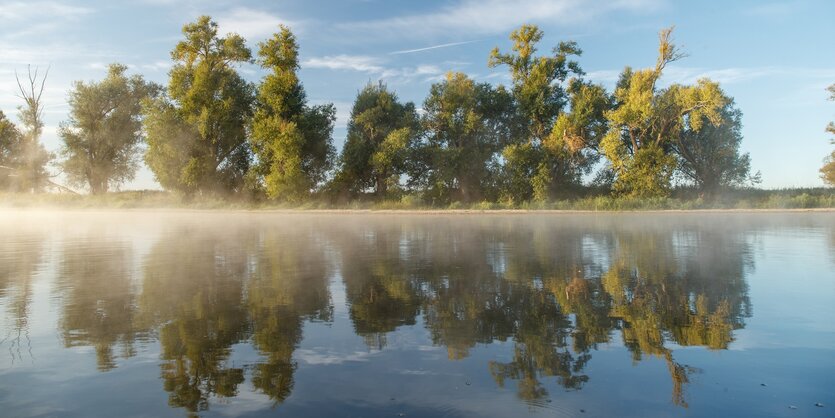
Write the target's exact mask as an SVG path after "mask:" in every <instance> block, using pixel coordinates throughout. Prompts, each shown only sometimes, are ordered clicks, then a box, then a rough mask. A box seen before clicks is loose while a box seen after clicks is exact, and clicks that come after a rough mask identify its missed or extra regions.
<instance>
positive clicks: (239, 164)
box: [145, 16, 253, 194]
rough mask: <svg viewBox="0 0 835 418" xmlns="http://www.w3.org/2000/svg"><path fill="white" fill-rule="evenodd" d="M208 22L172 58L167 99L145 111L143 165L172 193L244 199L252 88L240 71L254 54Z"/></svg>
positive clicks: (191, 29) (190, 28) (189, 30)
mask: <svg viewBox="0 0 835 418" xmlns="http://www.w3.org/2000/svg"><path fill="white" fill-rule="evenodd" d="M217 30H218V29H217V23H215V22H213V21H212V20H211V19H210V18H209V17H208V16H201V17H200V18H198V19H197V21H196V22H194V23H190V24H187V25H185V26H184V27H183V35H185V38H186V39H185V40H183V41H180V42H179V43H178V44H177V46H176V47H175V48H174V50H173V51H172V52H171V58H172V59H173V60H174V61H175V65H174V67H173V68H172V69H171V72H170V73H169V75H170V77H169V83H168V95H167V96H163V97H160V98H158V99H156V100H153V101H151V102H150V103H148V105H147V106H146V108H145V113H146V118H147V120H148V122H147V123H148V129H147V138H148V150H147V153H146V154H145V161H146V163H147V164H148V166H149V167H150V168H151V171H153V172H154V175H155V177H156V179H157V181H159V183H160V184H161V185H162V186H163V187H165V188H166V189H171V190H176V191H179V192H183V193H186V194H192V193H195V192H200V193H206V192H219V193H229V192H238V191H241V190H242V189H243V186H244V176H245V175H246V173H247V171H248V169H249V166H250V159H251V157H250V151H249V148H248V146H247V140H246V125H247V122H248V120H249V119H250V117H251V114H252V101H253V98H252V96H253V88H252V86H251V85H250V84H249V83H247V82H246V81H244V79H243V78H241V77H240V75H238V73H237V72H236V71H235V68H234V65H235V64H236V63H242V62H249V61H250V60H251V53H250V51H249V49H248V48H247V47H246V45H245V43H244V39H243V38H242V37H240V36H239V35H236V34H229V35H228V36H227V37H225V38H220V37H218V34H217Z"/></svg>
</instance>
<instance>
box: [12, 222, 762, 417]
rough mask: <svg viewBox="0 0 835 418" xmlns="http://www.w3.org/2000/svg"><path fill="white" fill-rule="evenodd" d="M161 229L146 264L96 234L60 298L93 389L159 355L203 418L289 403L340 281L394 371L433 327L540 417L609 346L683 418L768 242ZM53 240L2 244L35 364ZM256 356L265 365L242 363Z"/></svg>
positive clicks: (527, 227) (719, 229)
mask: <svg viewBox="0 0 835 418" xmlns="http://www.w3.org/2000/svg"><path fill="white" fill-rule="evenodd" d="M160 225H161V226H159V228H158V230H157V232H158V233H157V234H156V236H155V238H154V239H153V240H151V242H150V243H149V245H148V246H147V248H144V249H142V248H140V247H141V246H140V245H138V244H137V243H136V242H133V241H131V237H130V235H129V234H128V235H124V234H123V235H122V236H121V237H115V238H114V237H113V236H112V234H111V235H108V236H106V237H99V236H97V235H95V229H91V232H90V235H88V236H85V237H84V239H72V240H65V241H63V245H64V248H63V249H62V250H61V251H60V252H59V254H60V262H59V263H58V266H59V267H58V268H57V272H56V280H55V284H54V289H53V292H55V293H56V294H57V295H58V296H59V299H60V301H61V309H60V318H59V329H60V334H61V339H62V342H63V344H64V346H65V347H92V348H93V349H94V350H95V353H96V364H97V367H98V369H99V370H100V371H102V372H110V371H112V370H113V369H114V368H117V367H119V359H128V358H131V357H133V356H135V355H136V354H137V344H146V343H147V345H151V344H152V343H153V342H158V343H159V347H160V348H159V353H158V356H159V361H158V363H159V376H160V380H161V384H162V388H163V389H164V391H165V392H167V396H168V403H169V405H170V406H172V407H175V408H183V409H184V410H185V411H188V412H189V413H198V412H200V411H205V410H207V409H209V408H210V405H211V404H212V403H213V399H224V398H227V399H231V398H235V397H237V396H239V394H240V390H241V387H242V386H241V385H242V384H244V383H245V382H248V384H250V385H251V386H252V388H254V390H255V391H256V392H258V393H261V394H262V395H263V396H266V397H267V398H269V400H270V401H271V403H272V405H273V407H275V406H278V405H280V404H282V403H284V402H285V401H286V400H287V399H288V398H289V397H290V395H291V394H292V393H293V390H294V385H295V383H294V382H295V375H296V374H297V372H298V371H299V367H300V366H299V363H298V361H297V359H295V358H294V352H295V351H296V350H297V349H298V347H299V346H300V344H301V343H302V341H303V337H304V335H303V334H304V329H305V324H307V323H310V322H324V323H328V324H334V309H335V306H334V302H333V300H334V298H333V295H332V289H331V288H330V283H331V278H333V277H338V278H341V281H342V283H343V284H344V289H345V290H344V291H345V295H344V299H345V304H346V306H345V308H346V309H347V311H348V319H349V321H350V324H351V326H352V327H353V330H352V331H353V332H354V333H355V334H356V335H357V336H360V337H361V338H362V339H363V340H364V341H365V344H366V345H367V347H368V348H369V349H370V350H375V351H376V350H383V351H385V350H386V349H387V346H388V344H389V342H388V341H387V337H388V336H389V335H390V334H391V333H392V332H395V331H396V330H398V329H400V328H404V327H415V326H417V325H418V324H420V325H422V326H423V327H425V329H426V331H427V332H428V335H429V338H430V341H431V344H432V345H434V346H436V347H442V348H443V349H444V350H445V352H446V357H447V360H446V361H462V360H465V359H468V358H469V357H471V355H472V351H473V350H474V349H475V348H477V347H490V346H492V345H494V343H497V342H504V345H503V346H508V347H509V348H510V351H509V352H508V353H507V355H505V356H503V357H501V356H500V357H494V358H493V359H491V360H489V361H487V362H486V364H483V367H484V368H485V370H486V371H487V372H489V376H492V379H493V380H494V382H493V383H491V384H492V385H494V387H495V388H504V387H510V388H512V390H515V392H516V396H517V397H518V398H519V399H520V400H522V401H525V402H528V403H529V404H530V405H534V406H537V405H539V406H543V407H544V406H546V404H545V403H544V401H545V400H547V399H549V397H550V396H552V395H551V394H549V390H548V387H549V385H548V384H545V382H556V383H557V384H558V385H559V386H561V387H562V388H563V389H566V390H571V391H575V390H582V389H583V387H584V386H585V385H587V384H588V383H589V382H590V381H592V380H593V379H594V378H595V375H594V373H588V372H587V368H588V365H589V364H592V363H593V362H594V359H593V357H594V356H595V353H596V352H597V351H598V350H599V349H600V348H601V346H602V345H606V346H610V345H616V346H623V347H625V350H627V351H628V353H629V354H630V356H631V361H632V363H633V364H636V363H639V362H642V361H644V359H646V358H656V359H659V360H661V361H663V362H664V363H665V364H666V366H667V370H668V375H669V379H670V383H669V387H670V393H671V400H672V402H673V403H674V404H675V405H679V406H681V407H687V406H688V396H687V387H688V383H689V382H690V381H691V378H692V375H693V374H694V373H698V372H699V370H700V367H703V366H701V365H699V364H684V363H682V362H679V361H678V360H677V359H676V357H677V356H676V350H677V349H679V348H681V347H703V348H705V349H708V350H724V349H727V348H729V346H730V345H731V344H732V343H733V341H734V333H735V331H736V330H739V329H741V328H743V327H744V326H745V321H746V318H749V317H751V315H752V306H751V305H752V304H751V301H750V299H749V290H748V284H747V281H746V276H747V274H748V273H749V272H751V271H752V269H753V268H754V262H753V256H752V252H753V248H752V247H753V246H755V245H756V239H757V229H756V228H752V227H751V225H748V224H746V223H745V222H737V223H717V222H715V220H714V219H711V218H702V217H690V218H685V219H684V220H681V219H672V218H670V219H663V217H662V219H651V218H647V217H638V216H632V217H630V216H626V217H563V218H561V217H547V216H532V217H524V218H523V217H489V216H488V217H472V218H462V217H454V216H452V217H447V216H437V217H405V216H391V217H381V218H371V217H361V216H354V217H351V216H344V217H330V218H327V217H306V216H295V217H294V216H290V217H272V218H271V217H268V216H261V217H248V218H242V219H241V220H239V221H235V222H231V223H223V224H221V223H206V222H202V221H201V222H198V221H196V220H192V221H184V220H182V219H179V218H177V220H176V221H173V220H168V221H164V222H162V223H161V224H160ZM117 235H118V234H117ZM43 239H44V238H43V236H38V235H25V234H23V235H16V236H15V239H14V240H7V241H6V242H5V243H2V244H0V246H2V247H0V257H2V262H0V269H2V270H0V298H2V299H0V300H2V303H3V306H4V307H5V308H6V311H7V316H8V317H10V318H12V320H11V321H12V323H13V324H12V329H11V331H10V332H9V333H8V334H9V335H7V336H6V340H5V342H4V344H5V345H4V347H7V346H8V345H9V342H8V340H9V339H10V338H17V342H14V343H12V345H11V347H12V348H11V349H10V350H12V352H14V350H15V349H17V350H20V347H21V344H23V345H24V346H25V343H21V342H20V335H25V332H26V331H25V330H26V328H27V325H26V324H27V314H28V311H27V301H28V300H29V294H30V293H31V290H27V289H31V286H32V285H31V281H32V277H33V275H34V272H35V271H36V270H37V269H38V266H39V265H41V264H42V263H43V257H44V256H43V254H42V251H43V244H42V241H43ZM241 344H244V345H247V346H249V347H251V349H252V350H255V352H257V355H258V359H257V360H256V361H252V362H245V363H241V362H240V361H236V360H235V359H234V352H235V350H236V347H239V346H240V345H241ZM13 355H17V354H13ZM356 378H357V379H362V378H363V376H361V375H358V376H356ZM488 382H489V380H488ZM469 384H470V382H467V385H469ZM359 410H361V408H360V409H358V411H359ZM322 411H323V410H322ZM449 412H452V411H449ZM453 415H454V414H453Z"/></svg>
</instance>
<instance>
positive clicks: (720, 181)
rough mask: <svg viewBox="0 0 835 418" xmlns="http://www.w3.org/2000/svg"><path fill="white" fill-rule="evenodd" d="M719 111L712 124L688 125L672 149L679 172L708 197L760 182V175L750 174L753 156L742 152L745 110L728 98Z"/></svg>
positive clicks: (705, 122) (706, 122) (672, 145)
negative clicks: (721, 191) (717, 122)
mask: <svg viewBox="0 0 835 418" xmlns="http://www.w3.org/2000/svg"><path fill="white" fill-rule="evenodd" d="M725 102H726V104H725V106H724V107H723V108H722V109H721V110H720V117H721V121H720V122H719V124H718V125H713V124H712V123H708V121H704V122H703V123H702V128H701V129H699V130H698V131H697V130H694V129H692V128H689V127H688V128H686V129H685V130H684V132H682V133H681V135H679V136H678V138H677V140H676V141H675V142H672V143H671V144H670V145H671V149H672V151H673V152H674V154H675V155H676V157H677V161H678V163H677V167H678V172H679V173H681V174H682V175H683V176H684V177H685V179H686V180H688V181H690V182H692V183H694V184H695V185H696V187H697V188H698V189H699V191H700V192H701V193H702V194H704V195H706V196H713V195H715V194H716V193H717V192H718V191H719V190H720V189H722V188H728V187H742V186H745V185H747V184H749V183H757V182H759V174H757V175H754V176H752V175H751V158H750V156H749V155H748V153H745V154H740V152H739V146H740V143H741V142H742V112H741V111H740V110H739V109H738V108H737V107H736V106H734V103H733V99H730V98H726V99H725Z"/></svg>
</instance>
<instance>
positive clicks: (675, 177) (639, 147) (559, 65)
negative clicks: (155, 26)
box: [0, 16, 758, 205]
mask: <svg viewBox="0 0 835 418" xmlns="http://www.w3.org/2000/svg"><path fill="white" fill-rule="evenodd" d="M183 35H184V39H183V40H182V41H180V42H179V43H178V44H177V45H176V46H175V48H174V50H173V51H172V52H171V57H172V60H173V61H174V63H173V67H172V69H171V71H170V72H169V80H168V85H167V86H165V87H163V86H160V85H157V84H155V83H151V82H148V81H146V80H144V79H143V78H142V76H139V75H133V76H128V75H127V74H126V72H127V67H126V66H124V65H120V64H113V65H111V66H110V68H109V71H108V74H107V76H106V78H105V79H103V80H101V81H99V82H89V83H85V82H81V81H79V82H76V83H75V85H74V87H73V90H72V91H71V92H70V94H69V105H70V115H69V119H68V120H67V121H65V122H64V123H62V125H61V127H60V131H59V134H60V137H61V138H62V140H63V147H62V149H61V151H60V156H59V157H60V158H57V160H58V161H57V163H56V166H57V167H59V168H60V170H61V171H62V172H63V173H64V174H65V176H66V179H67V180H68V181H69V182H70V183H71V184H72V185H74V186H82V187H85V188H86V189H88V190H89V191H90V192H91V193H93V194H99V193H104V192H107V191H108V190H111V189H113V188H116V187H118V186H119V185H120V184H123V183H124V182H126V181H129V180H130V179H132V178H133V177H134V174H135V172H136V170H137V168H138V165H139V164H140V160H142V159H144V162H145V164H147V166H148V167H149V168H150V170H151V171H152V172H153V173H154V176H155V178H156V180H157V181H158V182H159V184H160V185H162V187H163V188H165V189H166V190H170V191H174V192H177V193H180V194H182V195H184V196H194V195H212V196H226V197H236V198H242V199H256V200H258V199H270V200H277V201H284V202H302V201H308V200H316V199H319V200H326V201H331V202H345V201H351V200H376V201H380V200H400V199H403V198H405V197H407V196H408V198H409V199H418V200H420V201H422V202H424V203H426V204H430V205H444V204H449V203H451V202H485V201H486V202H504V203H516V204H518V203H521V202H526V201H543V200H549V199H555V198H570V197H573V196H579V195H582V194H584V193H587V191H588V190H596V191H605V192H606V193H612V194H615V195H618V196H628V197H638V198H645V197H663V196H667V195H669V194H670V193H671V191H672V189H673V187H674V186H675V185H680V186H683V187H687V188H692V189H695V190H697V192H698V194H699V195H702V196H706V197H710V196H713V195H714V194H716V193H717V192H718V191H720V190H722V189H723V188H729V187H739V186H744V185H750V184H753V183H756V182H757V181H758V175H754V176H752V175H751V172H750V160H749V157H748V155H747V154H743V153H741V152H740V150H739V145H740V142H741V141H742V135H741V118H742V114H741V112H740V110H739V109H738V108H737V107H736V106H735V105H734V102H733V99H732V98H731V97H729V96H728V95H727V94H726V93H725V92H723V91H722V89H721V88H720V86H719V84H718V83H715V82H713V81H710V80H707V79H702V80H699V81H698V82H697V83H695V84H693V85H682V84H672V85H669V86H666V87H663V86H661V85H660V83H659V80H660V78H661V77H662V74H663V72H664V70H665V68H666V67H667V65H669V64H670V63H672V62H674V61H676V60H678V59H680V58H682V57H683V53H682V52H681V51H680V50H679V49H678V48H677V47H676V46H675V44H674V43H673V41H672V37H671V35H672V28H670V29H665V30H662V31H661V32H660V34H659V48H658V59H657V61H656V63H655V65H654V66H653V67H650V68H646V69H639V70H635V69H632V68H629V67H626V68H625V69H624V70H623V72H622V73H621V74H620V78H619V80H618V82H617V85H616V87H615V89H614V91H608V90H607V89H606V88H604V86H602V85H600V84H594V83H592V82H591V81H589V80H587V79H586V78H585V73H584V71H583V69H582V68H581V66H580V64H579V62H578V61H577V59H578V57H579V56H580V55H581V53H582V51H581V49H580V48H579V46H578V45H577V44H576V43H575V42H561V43H560V44H559V45H557V46H556V47H555V48H553V50H552V52H551V53H550V54H539V53H538V50H537V47H538V46H539V45H538V44H539V42H540V41H541V39H542V36H543V32H542V31H541V30H540V29H539V28H537V27H536V26H533V25H524V26H522V27H521V28H519V29H518V30H516V31H514V32H512V33H511V35H510V39H511V40H512V41H513V46H512V49H511V51H501V50H499V49H498V48H495V49H493V51H492V52H491V54H490V56H489V60H488V65H489V66H490V67H501V68H505V69H507V70H508V71H509V73H510V78H511V80H512V81H511V83H510V85H509V86H503V85H498V86H494V85H491V84H488V83H478V82H476V81H474V80H473V79H471V78H469V77H468V76H467V75H466V74H462V73H454V72H450V73H448V74H447V75H446V78H445V79H444V80H443V81H440V82H438V83H435V84H433V85H432V86H431V88H430V90H429V94H428V96H427V98H426V99H425V100H424V102H423V103H422V105H421V106H420V107H418V106H417V105H416V104H414V103H412V102H404V101H402V100H401V99H399V98H398V96H397V94H396V92H394V91H393V90H392V89H390V88H389V87H388V86H387V85H386V84H384V83H383V82H382V81H380V82H370V83H369V84H368V85H366V86H364V87H363V88H362V89H361V90H360V91H359V92H358V94H357V97H356V100H355V101H354V104H353V108H352V109H351V115H350V121H349V122H348V133H347V139H346V142H345V144H344V147H343V148H342V151H341V153H339V154H337V152H336V149H335V147H334V145H333V138H332V133H333V128H334V122H335V119H336V116H335V115H336V110H335V107H334V106H333V105H332V104H326V105H311V104H309V103H308V100H307V96H306V94H305V90H304V87H303V86H302V83H301V81H300V80H299V78H298V70H299V60H298V51H299V46H298V43H297V41H296V38H295V36H294V35H293V33H292V32H291V31H290V29H289V28H287V27H284V26H281V27H280V30H279V31H278V33H275V34H274V35H273V36H272V37H271V38H269V39H268V40H266V41H264V42H261V43H259V44H258V50H257V51H256V52H255V54H253V51H251V50H250V49H249V48H247V47H246V44H245V41H244V39H243V38H242V37H241V36H239V35H236V34H228V35H226V36H225V37H221V36H219V35H218V28H217V24H216V23H215V22H213V21H212V20H211V19H210V18H209V17H207V16H203V17H201V18H199V19H198V20H197V21H196V22H194V23H190V24H187V25H185V26H184V27H183ZM252 62H255V63H257V64H258V65H260V66H261V67H262V68H263V69H264V70H265V71H266V72H267V75H266V76H265V77H264V78H263V79H262V80H260V82H259V83H257V84H253V83H250V82H248V81H246V80H244V79H243V78H242V77H241V75H240V74H239V72H238V70H237V67H238V65H240V64H243V63H252ZM30 79H32V77H30ZM34 80H35V81H37V74H36V76H35V78H34ZM35 87H36V83H34V82H33V83H32V89H30V90H31V91H32V92H33V93H34V91H35ZM24 90H25V89H24V88H21V91H24ZM38 105H39V104H38V103H37V100H35V103H29V102H27V103H26V105H25V106H21V108H20V109H21V120H22V121H23V126H22V128H21V129H19V128H17V127H15V126H14V125H13V124H11V122H9V121H8V120H7V119H6V118H5V116H3V115H2V114H0V166H2V167H3V169H4V170H3V171H0V175H2V174H5V176H2V177H0V186H3V187H5V188H7V189H13V190H38V189H40V188H42V187H43V184H44V183H43V180H44V179H46V180H48V175H46V174H45V173H46V169H45V167H46V164H47V163H48V162H49V161H50V160H51V159H55V158H56V156H54V155H50V154H49V153H47V152H46V151H44V150H43V147H42V146H40V145H39V142H38V138H39V137H40V129H42V127H43V124H42V122H41V121H40V119H39V108H38ZM33 109H34V110H33ZM27 112H29V113H32V112H34V113H35V114H36V115H38V117H37V118H35V119H36V120H35V121H34V122H32V119H33V117H30V116H29V113H27ZM143 144H144V145H143ZM33 167H34V168H33ZM25 173H32V174H31V175H26V174H25Z"/></svg>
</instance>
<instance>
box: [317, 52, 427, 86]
mask: <svg viewBox="0 0 835 418" xmlns="http://www.w3.org/2000/svg"><path fill="white" fill-rule="evenodd" d="M302 67H307V68H320V69H328V70H343V71H357V72H361V73H367V74H373V75H375V76H377V77H379V78H380V79H388V80H394V81H396V82H403V81H409V80H413V79H416V78H422V79H424V80H426V79H429V78H432V77H434V76H437V75H439V74H443V73H444V71H443V70H441V69H440V68H439V67H438V66H436V65H429V64H422V65H418V66H416V67H401V68H393V67H386V66H385V65H383V61H382V60H380V59H379V58H375V57H370V56H366V55H332V56H324V57H314V58H309V59H307V60H305V61H303V62H302Z"/></svg>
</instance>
